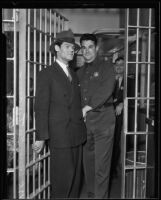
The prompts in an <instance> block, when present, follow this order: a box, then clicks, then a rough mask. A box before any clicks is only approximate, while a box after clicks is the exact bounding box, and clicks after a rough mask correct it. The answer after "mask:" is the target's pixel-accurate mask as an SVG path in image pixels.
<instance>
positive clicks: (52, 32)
mask: <svg viewBox="0 0 161 200" xmlns="http://www.w3.org/2000/svg"><path fill="white" fill-rule="evenodd" d="M21 12H22V14H21V21H20V24H21V25H22V26H24V28H22V30H24V32H23V33H21V36H22V37H21V38H20V46H21V45H22V49H26V54H25V53H24V55H23V56H24V57H23V58H22V56H20V59H22V62H24V61H25V63H23V65H22V66H23V67H22V66H21V68H20V74H21V75H22V74H23V76H20V88H19V89H20V91H21V93H20V99H21V100H20V102H21V103H22V105H20V107H22V110H21V113H20V115H21V117H20V119H25V118H26V119H25V122H23V123H21V124H20V128H21V129H22V130H21V131H20V132H21V133H23V134H22V135H21V136H20V141H21V139H22V138H25V140H26V141H25V144H26V148H25V149H26V150H23V151H21V152H23V155H22V156H20V160H19V162H20V163H22V164H23V165H24V163H25V166H24V167H23V169H22V170H23V172H22V174H21V173H19V185H20V188H21V190H19V197H20V198H25V197H26V198H30V199H32V198H44V199H45V198H50V152H49V148H48V146H47V145H46V147H45V148H44V151H43V153H42V154H41V155H40V154H39V155H38V154H36V153H35V152H34V151H33V150H32V144H33V143H34V142H35V131H36V130H35V120H34V117H35V115H34V114H35V113H34V109H33V107H34V99H35V88H36V75H37V72H38V71H40V70H41V69H42V68H46V67H47V66H49V65H51V53H49V46H50V45H51V42H52V40H53V39H54V37H56V33H57V32H59V31H61V30H63V29H64V23H63V22H64V21H65V20H66V19H65V18H64V17H63V16H60V15H59V13H57V12H56V11H54V10H51V9H50V10H49V9H27V10H22V11H21ZM24 22H26V24H25V23H24ZM24 38H26V41H24ZM24 47H25V48H24ZM20 55H21V51H20ZM24 80H26V82H25V81H24ZM21 85H23V86H24V87H23V88H26V91H24V90H23V91H22V88H21ZM24 113H26V115H24ZM25 123H26V126H25V128H24V124H25ZM21 125H22V126H21ZM21 137H22V138H21ZM22 148H24V146H22ZM24 170H25V171H24ZM53 173H54V172H53Z"/></svg>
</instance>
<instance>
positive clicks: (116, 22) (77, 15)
mask: <svg viewBox="0 0 161 200" xmlns="http://www.w3.org/2000/svg"><path fill="white" fill-rule="evenodd" d="M56 10H57V11H58V12H60V13H61V14H62V15H63V16H64V17H66V18H67V19H68V20H69V24H68V27H69V28H71V29H72V30H73V32H74V33H75V34H82V33H92V32H93V31H95V30H97V29H104V28H109V29H118V28H119V27H120V16H119V9H112V8H109V9H100V8H99V9H97V8H96V9H93V8H91V9H89V8H88V9H87V8H84V9H74V8H73V9H56Z"/></svg>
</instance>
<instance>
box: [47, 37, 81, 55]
mask: <svg viewBox="0 0 161 200" xmlns="http://www.w3.org/2000/svg"><path fill="white" fill-rule="evenodd" d="M59 42H67V43H70V44H74V46H75V52H78V51H79V50H80V46H79V44H77V43H75V41H74V40H69V39H66V40H64V39H56V40H55V41H54V42H53V43H52V44H51V45H50V47H49V50H50V51H51V52H52V53H54V52H55V45H57V44H58V43H59Z"/></svg>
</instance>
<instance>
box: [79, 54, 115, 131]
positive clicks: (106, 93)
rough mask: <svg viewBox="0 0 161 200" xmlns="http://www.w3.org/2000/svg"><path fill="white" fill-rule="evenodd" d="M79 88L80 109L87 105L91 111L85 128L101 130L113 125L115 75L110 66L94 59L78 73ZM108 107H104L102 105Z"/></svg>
mask: <svg viewBox="0 0 161 200" xmlns="http://www.w3.org/2000/svg"><path fill="white" fill-rule="evenodd" d="M77 72H78V77H79V81H80V86H81V96H82V107H84V106H85V105H89V106H91V107H92V108H93V111H90V112H88V114H87V127H88V126H90V127H93V128H94V129H98V130H103V129H104V128H105V127H109V125H110V124H113V123H115V114H114V107H113V97H112V94H113V90H114V83H115V75H114V70H113V67H112V64H111V63H109V62H106V61H103V60H100V59H98V58H96V59H95V60H94V62H93V63H92V64H89V66H87V64H85V65H84V66H82V67H81V68H80V69H79V70H78V71H77ZM105 104H106V105H108V104H109V106H104V105H105Z"/></svg>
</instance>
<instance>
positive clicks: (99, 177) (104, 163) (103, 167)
mask: <svg viewBox="0 0 161 200" xmlns="http://www.w3.org/2000/svg"><path fill="white" fill-rule="evenodd" d="M99 135H101V136H100V137H97V138H95V197H96V198H100V199H102V198H108V188H109V176H110V168H111V157H112V149H113V136H114V125H112V126H110V128H108V129H106V130H105V131H104V132H102V133H101V134H100V133H99Z"/></svg>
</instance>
